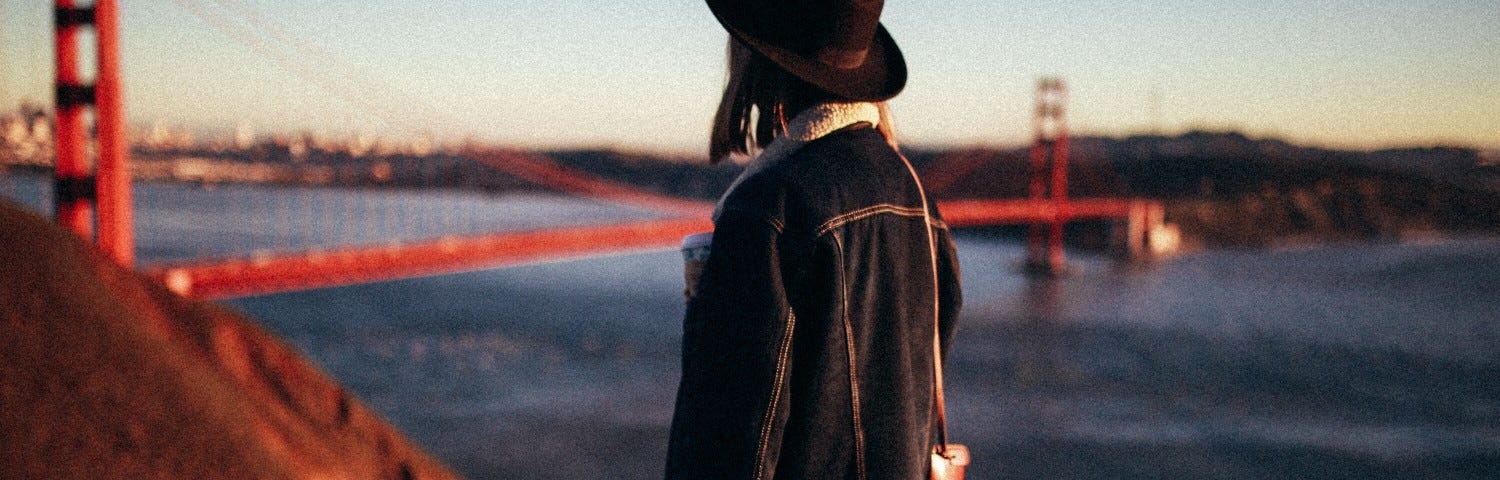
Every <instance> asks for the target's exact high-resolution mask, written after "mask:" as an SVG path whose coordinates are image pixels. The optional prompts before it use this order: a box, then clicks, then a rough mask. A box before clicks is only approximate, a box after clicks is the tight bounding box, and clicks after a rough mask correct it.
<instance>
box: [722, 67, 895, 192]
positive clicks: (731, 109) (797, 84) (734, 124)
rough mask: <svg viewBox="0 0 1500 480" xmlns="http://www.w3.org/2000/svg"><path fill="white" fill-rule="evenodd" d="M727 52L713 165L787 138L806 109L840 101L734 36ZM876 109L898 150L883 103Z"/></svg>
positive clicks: (883, 131) (884, 130)
mask: <svg viewBox="0 0 1500 480" xmlns="http://www.w3.org/2000/svg"><path fill="white" fill-rule="evenodd" d="M727 50H728V51H727V53H726V55H725V56H726V57H728V75H727V77H728V78H727V81H726V82H725V85H724V96H723V98H721V99H720V100H719V109H718V111H717V112H715V113H714V123H713V129H712V131H710V133H709V140H708V158H709V161H710V162H713V163H718V162H720V161H722V160H724V159H725V158H728V157H729V156H731V155H734V154H740V155H749V154H750V152H751V151H752V150H754V149H759V148H765V147H766V145H770V144H771V141H772V140H775V139H776V137H779V136H781V135H783V134H785V133H786V128H787V127H786V125H787V121H788V120H791V119H792V118H793V117H795V116H796V115H797V114H798V113H800V112H801V111H802V110H804V109H806V108H808V107H811V106H813V105H817V104H818V103H821V102H828V101H841V100H842V99H841V98H839V97H838V96H835V95H833V94H831V93H828V92H826V91H823V90H822V89H820V88H818V87H815V86H813V85H812V84H809V83H807V82H806V81H803V80H802V79H800V78H797V77H796V76H795V75H792V74H791V73H788V72H787V71H786V70H784V69H782V68H781V67H778V66H776V64H775V63H772V62H771V61H770V60H769V59H767V58H766V57H764V56H762V55H761V54H759V53H756V52H755V51H754V50H751V49H750V48H749V47H746V46H745V45H744V44H742V43H740V42H739V41H737V40H735V39H734V38H732V37H731V38H730V39H729V47H728V48H727ZM878 105H879V106H880V125H879V129H880V132H881V133H882V134H884V135H885V138H886V141H888V142H891V145H892V146H893V147H894V146H895V141H894V138H895V136H894V134H893V132H892V129H891V125H890V114H889V111H888V110H887V108H886V105H885V102H880V103H879V104H878Z"/></svg>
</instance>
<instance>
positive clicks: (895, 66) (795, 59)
mask: <svg viewBox="0 0 1500 480" xmlns="http://www.w3.org/2000/svg"><path fill="white" fill-rule="evenodd" d="M709 6H710V10H712V11H713V12H714V17H715V18H717V19H718V20H719V24H721V25H723V26H724V29H725V30H728V31H729V34H730V35H732V36H734V38H735V39H737V40H739V41H740V42H741V43H744V44H745V45H746V46H748V47H750V48H751V49H753V50H755V51H756V52H759V53H760V54H761V55H764V56H765V57H766V58H768V59H770V60H771V62H773V63H775V64H776V65H778V66H780V67H781V68H784V69H786V71H788V72H790V73H791V74H792V75H796V76H797V78H801V79H802V80H804V81H806V82H807V83H811V84H813V85H814V86H816V87H818V88H821V89H823V90H826V91H828V92H829V93H832V94H834V95H838V96H840V97H844V98H846V99H849V100H859V101H870V102H878V101H883V100H887V99H890V98H891V97H894V96H896V94H898V93H901V89H903V88H905V87H906V59H905V58H903V57H902V56H901V49H900V47H897V46H896V40H895V39H893V38H891V34H890V32H887V31H886V29H885V25H884V24H880V25H877V27H876V30H875V37H874V39H873V41H872V42H871V43H872V45H871V46H870V50H869V53H868V54H867V56H866V57H865V61H864V62H863V63H861V64H859V66H857V67H854V68H838V67H835V66H832V65H828V64H826V63H823V62H820V61H818V60H817V59H814V58H811V57H808V56H806V55H805V54H802V53H798V52H796V51H793V50H791V49H789V48H786V47H782V46H778V45H775V44H772V43H770V42H766V41H762V40H761V39H759V38H757V37H756V36H754V35H750V34H749V33H748V32H745V31H743V30H741V29H740V28H738V27H736V26H735V25H734V22H732V21H727V20H726V19H725V18H724V17H723V14H722V13H721V12H720V11H719V9H717V8H712V7H713V6H714V5H713V2H709Z"/></svg>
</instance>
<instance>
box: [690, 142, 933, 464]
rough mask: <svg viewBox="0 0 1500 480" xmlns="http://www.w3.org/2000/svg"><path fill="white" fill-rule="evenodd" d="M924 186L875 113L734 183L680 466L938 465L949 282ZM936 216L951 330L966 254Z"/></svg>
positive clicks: (704, 311) (711, 264)
mask: <svg viewBox="0 0 1500 480" xmlns="http://www.w3.org/2000/svg"><path fill="white" fill-rule="evenodd" d="M917 192H918V190H917V188H916V185H915V184H914V183H913V182H912V179H911V176H910V174H909V173H908V172H907V170H906V167H905V165H903V163H902V160H901V157H900V156H899V154H897V153H896V152H895V151H894V150H892V149H891V147H890V146H889V145H887V144H886V142H885V140H884V138H883V137H882V136H881V135H880V134H879V133H878V131H876V130H875V129H873V128H868V127H866V128H851V129H846V130H843V131H840V132H836V133H833V134H830V135H828V136H825V137H823V138H820V139H817V140H814V141H812V142H811V143H808V144H807V145H805V146H803V147H802V148H801V149H799V150H797V151H796V152H795V153H793V154H792V155H790V156H788V157H787V158H785V159H783V160H781V161H779V162H777V163H775V164H774V165H770V166H769V167H767V168H765V169H764V170H761V171H759V172H758V173H756V174H754V175H753V176H750V177H748V178H746V179H745V180H744V181H743V182H742V183H741V184H740V185H739V187H738V188H735V189H734V191H733V192H731V193H730V194H729V196H728V198H726V199H725V202H724V204H723V209H722V212H721V214H720V216H719V218H718V219H717V220H716V221H715V230H714V239H713V246H712V251H711V254H710V257H709V260H708V263H707V266H706V267H705V270H704V273H703V277H702V280H701V282H700V283H699V285H698V287H699V288H698V293H697V296H696V297H695V298H694V299H693V300H692V301H691V302H689V305H688V309H687V315H686V319H685V320H684V322H683V345H682V384H681V387H680V389H679V390H678V394H677V407H676V412H675V415H674V418H673V420H672V432H671V443H670V446H669V451H668V458H667V477H668V478H674V479H688V478H691V479H710V478H712V479H741V478H746V479H761V478H811V479H844V478H851V479H853V478H859V479H866V478H868V479H906V480H909V479H918V478H926V475H927V469H928V466H929V465H928V461H929V460H928V453H929V452H930V449H931V444H932V437H933V433H932V427H931V423H932V421H931V420H932V401H933V398H932V397H933V395H932V393H933V392H932V373H933V369H932V341H933V333H932V328H933V327H932V318H933V315H932V308H933V307H932V295H933V293H932V288H933V285H932V276H931V270H930V269H931V266H930V263H929V257H928V245H927V237H926V233H925V232H924V231H923V229H924V225H923V217H922V210H921V205H922V203H921V199H920V197H919V195H918V193H917ZM932 218H933V222H932V223H933V226H934V227H935V233H936V240H937V242H938V243H937V250H938V265H939V275H938V278H939V283H940V285H939V288H940V293H941V302H940V303H941V308H940V317H941V325H942V332H943V338H944V343H945V344H946V343H948V342H947V341H946V340H947V339H948V338H950V336H951V334H952V331H953V325H954V320H955V318H956V317H957V314H958V308H959V303H960V295H959V285H958V282H959V280H958V278H959V274H958V263H957V259H956V258H955V251H954V247H953V241H952V237H951V235H950V234H949V231H948V229H947V227H946V225H945V224H944V223H943V222H942V220H941V217H940V216H938V214H937V211H936V209H935V208H934V209H933V211H932Z"/></svg>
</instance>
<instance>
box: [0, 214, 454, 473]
mask: <svg viewBox="0 0 1500 480" xmlns="http://www.w3.org/2000/svg"><path fill="white" fill-rule="evenodd" d="M0 246H3V247H0V352H4V354H3V355H0V478H27V479H76V478H89V479H106V478H119V479H138V478H234V479H293V478H361V479H403V480H409V479H444V478H456V476H455V475H454V474H452V473H451V472H449V471H448V470H447V468H446V467H444V466H443V465H441V464H439V463H438V462H437V461H436V460H434V459H432V458H431V457H429V456H428V455H427V454H426V453H423V452H422V451H420V449H418V448H417V447H416V446H414V445H413V444H412V443H411V442H409V441H408V440H406V439H405V438H404V437H403V436H402V435H401V434H400V433H399V432H397V431H396V430H395V429H394V428H393V427H391V426H390V425H389V424H387V423H386V422H385V421H384V420H382V419H381V418H380V417H379V416H378V415H377V414H376V413H375V412H373V411H372V410H370V409H369V408H368V407H366V406H365V405H364V404H363V403H361V402H360V401H359V400H358V399H356V398H354V397H353V396H352V395H351V394H350V393H349V392H348V391H347V390H345V389H344V388H342V387H340V386H339V385H338V384H336V383H334V381H333V380H331V379H330V378H329V377H328V376H327V375H325V374H324V373H323V372H321V371H319V370H318V369H317V368H316V367H315V366H313V364H312V363H311V362H309V361H308V360H307V359H305V358H303V357H302V356H301V355H300V354H299V353H297V352H296V351H295V350H293V349H292V348H291V347H288V346H287V345H286V344H284V343H282V342H281V341H280V340H279V339H277V338H275V337H273V336H272V335H270V334H268V333H266V331H264V330H262V329H261V328H260V327H258V326H256V325H255V324H254V323H253V322H252V321H251V320H249V319H247V318H245V317H243V316H240V315H238V314H235V313H233V312H230V311H227V310H225V309H223V308H221V307H217V306H214V305H210V304H204V303H197V302H190V301H187V300H184V299H182V298H179V297H177V296H175V295H173V294H172V293H170V292H168V291H166V290H165V289H163V288H161V287H159V286H157V285H155V284H153V283H152V282H150V281H148V280H145V279H144V278H143V277H140V276H137V275H136V274H134V273H132V272H129V271H127V270H125V269H123V268H120V267H118V266H116V265H115V264H113V263H111V262H109V261H108V260H106V259H104V258H103V257H102V256H101V255H100V254H98V253H96V252H95V250H94V249H93V248H91V247H88V246H86V245H85V244H84V243H83V242H82V241H81V240H80V239H79V238H77V236H75V235H73V234H71V233H68V232H65V231H63V230H61V229H59V228H57V227H56V226H54V225H52V224H51V223H50V222H47V221H46V220H44V219H42V218H40V217H38V216H36V215H34V214H31V213H28V212H26V211H24V210H22V209H20V208H19V207H16V206H14V205H11V204H9V203H6V202H3V201H0Z"/></svg>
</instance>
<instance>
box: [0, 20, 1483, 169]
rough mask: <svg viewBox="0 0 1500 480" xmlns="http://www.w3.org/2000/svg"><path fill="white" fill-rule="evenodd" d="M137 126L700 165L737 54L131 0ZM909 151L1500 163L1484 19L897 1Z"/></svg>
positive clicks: (715, 38)
mask: <svg viewBox="0 0 1500 480" xmlns="http://www.w3.org/2000/svg"><path fill="white" fill-rule="evenodd" d="M50 4H51V2H44V1H21V0H0V108H3V109H9V108H10V106H12V105H16V104H17V103H19V102H20V101H22V100H27V99H29V100H33V101H41V102H47V101H49V100H50V98H51V95H50V93H48V92H49V91H50V90H49V87H48V86H47V85H48V84H49V82H50V78H51V75H52V50H51V49H52V45H51V26H50V25H51V23H50V22H51V20H50ZM121 8H122V12H123V20H122V31H123V32H124V33H123V43H124V51H123V53H122V55H123V58H124V63H125V79H124V81H125V88H126V92H127V95H126V102H127V104H126V108H127V112H128V114H129V116H130V118H131V121H132V123H133V124H136V125H141V126H146V125H153V124H161V125H168V126H173V127H185V128H194V129H214V130H223V131H231V130H234V129H236V128H237V127H247V128H250V129H252V130H254V131H255V132H257V133H262V134H271V133H277V132H287V131H313V132H323V133H329V134H353V133H363V134H371V135H384V136H395V137H401V136H410V137H414V136H418V135H424V134H425V135H432V136H434V137H437V138H439V139H455V138H476V139H481V140H486V141H490V142H496V143H500V144H505V145H512V146H517V147H524V148H578V147H585V148H597V147H609V148H618V149H626V150H640V151H651V152H661V153H681V154H689V155H691V154H700V152H702V151H704V150H706V146H705V145H706V144H707V137H708V135H707V131H708V124H709V121H710V117H711V116H712V112H713V109H714V107H715V105H716V102H717V100H718V97H719V94H720V91H721V89H722V86H723V82H724V50H725V42H726V39H727V35H726V34H725V33H724V32H723V30H722V29H721V28H720V27H719V25H718V24H717V23H716V22H715V21H714V19H713V16H712V15H711V14H710V13H709V11H708V9H707V7H706V6H704V5H703V3H702V2H700V1H696V0H615V1H598V0H547V1H540V0H524V1H523V0H491V1H487V2H465V1H458V0H360V1H355V0H329V1H320V2H296V1H291V0H123V1H121ZM882 19H883V22H884V24H885V25H886V26H887V28H888V29H889V30H890V31H891V33H892V35H893V36H894V37H895V38H896V40H897V43H898V44H899V45H900V47H901V49H902V51H903V52H904V54H905V56H906V60H907V64H908V67H909V69H910V80H909V82H908V85H907V89H906V91H905V92H903V93H902V94H901V95H900V96H898V97H897V98H896V99H894V100H893V101H892V102H891V107H892V110H893V112H894V115H895V117H896V120H897V130H898V134H899V136H900V138H901V140H902V141H903V142H906V143H908V144H913V145H922V146H930V147H966V146H1009V145H1019V144H1024V143H1026V142H1027V139H1028V138H1029V137H1030V135H1031V128H1032V127H1031V110H1032V105H1033V97H1034V92H1035V88H1036V83H1037V81H1038V79H1039V78H1041V77H1044V76H1059V77H1062V78H1063V79H1064V80H1065V81H1066V82H1067V84H1068V86H1069V89H1070V90H1069V93H1070V98H1069V112H1068V115H1069V117H1068V120H1069V124H1070V127H1071V130H1072V132H1073V134H1074V135H1089V134H1094V135H1127V134H1133V133H1147V132H1160V133H1167V134H1172V133H1178V132H1183V131H1187V130H1193V129H1207V130H1216V131H1223V130H1236V131H1240V132H1243V133H1246V134H1248V135H1250V136H1252V137H1257V138H1268V137H1269V138H1281V139H1286V140H1289V141H1293V142H1295V143H1300V144H1306V145H1315V146H1326V147H1335V148H1356V149H1373V148H1385V147H1406V146H1431V145H1457V146H1473V147H1480V148H1500V2H1497V1H1495V0H1313V1H1288V0H1263V1H1259V2H1245V1H1239V2H1228V1H1222V0H1208V1H1203V0H1197V1H1187V0H1159V1H1154V2H1144V1H1135V0H1125V1H1118V0H1117V1H1097V0H1084V1H1070V2H1058V1H1056V0H1047V1H1043V0H1015V1H1006V2H1002V1H997V0H920V1H917V0H889V1H887V2H886V5H885V12H884V15H883V17H882Z"/></svg>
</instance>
